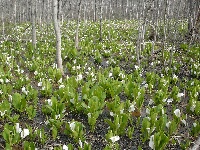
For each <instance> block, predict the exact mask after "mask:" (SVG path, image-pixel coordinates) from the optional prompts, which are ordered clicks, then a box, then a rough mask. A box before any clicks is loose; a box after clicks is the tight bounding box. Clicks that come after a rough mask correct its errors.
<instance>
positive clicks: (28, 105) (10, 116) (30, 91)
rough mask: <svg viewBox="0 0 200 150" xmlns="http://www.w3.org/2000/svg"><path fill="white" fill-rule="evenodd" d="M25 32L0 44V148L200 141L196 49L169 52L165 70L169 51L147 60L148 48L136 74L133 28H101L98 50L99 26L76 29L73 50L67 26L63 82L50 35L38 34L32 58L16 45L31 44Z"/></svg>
mask: <svg viewBox="0 0 200 150" xmlns="http://www.w3.org/2000/svg"><path fill="white" fill-rule="evenodd" d="M27 26H28V24H24V25H19V26H17V27H15V28H14V29H13V32H12V35H10V36H11V38H13V39H15V41H9V40H8V41H1V44H0V60H1V61H0V113H1V116H0V124H1V125H0V129H1V139H2V140H3V141H4V145H2V146H3V147H2V148H4V149H17V148H19V149H20V148H22V149H25V150H32V149H33V150H34V149H35V148H38V149H42V148H43V149H48V148H50V147H53V148H54V149H67V146H68V149H74V148H78V149H84V150H89V149H96V148H94V145H95V141H94V140H92V139H95V138H97V135H98V134H99V133H100V132H98V130H100V129H101V130H102V134H101V135H99V138H101V140H102V141H103V142H102V143H101V145H100V146H102V147H101V149H105V150H111V149H124V148H126V149H129V148H130V146H133V145H126V144H125V145H123V139H126V140H128V141H129V143H131V142H132V141H134V142H135V143H134V146H136V147H138V149H141V148H143V149H147V148H149V146H150V147H151V148H152V149H156V150H158V149H170V148H172V147H176V148H177V147H178V148H179V149H187V148H188V146H190V143H191V141H194V139H195V138H196V137H197V136H198V135H199V134H200V120H199V115H200V101H199V97H200V96H199V93H200V80H199V78H200V60H199V59H200V45H187V44H185V43H182V44H180V45H178V46H176V47H175V48H176V49H175V51H174V52H173V59H172V64H171V66H170V65H169V64H170V50H169V49H170V47H166V49H165V50H164V57H162V54H161V50H160V51H159V49H160V46H158V45H155V51H158V53H155V54H153V55H151V52H150V51H151V42H149V43H147V44H146V46H145V49H144V50H143V51H142V56H143V57H142V58H141V66H140V67H138V66H137V60H136V51H135V47H136V40H137V34H138V31H137V23H136V22H135V21H105V22H103V41H102V42H100V41H99V26H98V24H96V23H92V22H88V23H87V24H84V23H81V24H80V35H79V37H80V43H79V46H80V49H79V50H76V49H75V48H74V36H75V32H74V31H75V29H76V23H75V22H69V23H67V24H64V25H63V26H62V57H63V65H64V72H65V76H62V74H61V72H60V71H59V70H57V68H56V64H55V54H56V50H55V35H54V32H53V27H52V26H49V27H48V33H47V31H46V29H47V27H46V26H45V25H43V26H41V27H38V29H37V38H38V42H37V48H36V50H35V51H33V48H32V46H31V41H27V40H26V41H20V39H27V38H29V37H31V29H30V28H27ZM180 26H181V24H180ZM26 28H27V29H26ZM179 30H180V34H182V33H183V32H184V31H183V29H179ZM170 44H171V43H168V45H170ZM97 140H98V139H97ZM135 144H136V145H135ZM124 146H125V147H124Z"/></svg>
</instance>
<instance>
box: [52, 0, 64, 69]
mask: <svg viewBox="0 0 200 150" xmlns="http://www.w3.org/2000/svg"><path fill="white" fill-rule="evenodd" d="M52 1H53V24H54V30H55V34H56V64H57V67H58V69H60V71H61V72H62V73H63V65H62V57H61V32H60V23H59V17H58V0H52Z"/></svg>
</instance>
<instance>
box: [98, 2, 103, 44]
mask: <svg viewBox="0 0 200 150" xmlns="http://www.w3.org/2000/svg"><path fill="white" fill-rule="evenodd" d="M102 9H103V0H101V4H100V24H99V25H100V30H99V35H100V37H99V41H102V39H103V37H102V11H103V10H102Z"/></svg>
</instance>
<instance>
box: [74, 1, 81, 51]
mask: <svg viewBox="0 0 200 150" xmlns="http://www.w3.org/2000/svg"><path fill="white" fill-rule="evenodd" d="M80 11H81V0H80V1H79V3H78V14H77V27H76V37H75V48H76V49H78V45H79V40H78V32H79V24H80Z"/></svg>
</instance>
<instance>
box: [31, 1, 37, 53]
mask: <svg viewBox="0 0 200 150" xmlns="http://www.w3.org/2000/svg"><path fill="white" fill-rule="evenodd" d="M35 5H36V0H32V5H31V12H32V46H33V49H34V50H35V49H36V28H35V15H36V10H35Z"/></svg>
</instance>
